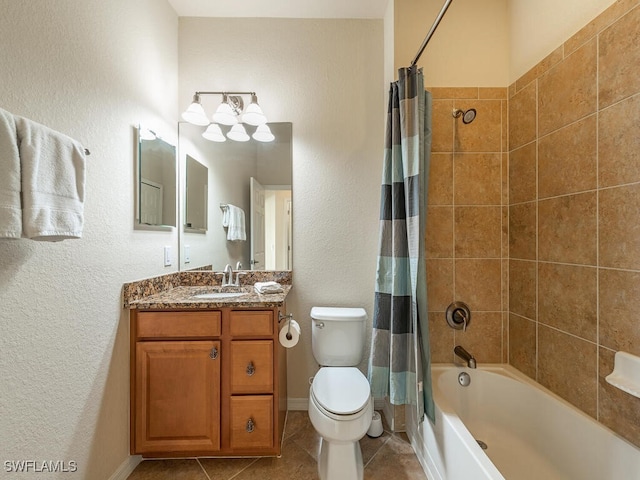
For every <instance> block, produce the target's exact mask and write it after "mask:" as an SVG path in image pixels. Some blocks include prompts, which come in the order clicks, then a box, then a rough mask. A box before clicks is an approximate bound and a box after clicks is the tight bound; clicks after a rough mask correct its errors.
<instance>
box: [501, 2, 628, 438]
mask: <svg viewBox="0 0 640 480" xmlns="http://www.w3.org/2000/svg"><path fill="white" fill-rule="evenodd" d="M639 3H640V2H638V0H633V1H629V0H620V1H618V2H615V3H614V4H613V5H612V6H611V7H610V8H609V9H608V10H606V11H605V12H604V13H602V14H601V15H600V16H598V17H597V18H596V19H595V20H594V21H593V22H591V23H590V24H589V25H587V26H586V27H585V28H583V29H582V30H581V31H580V32H578V33H577V34H576V35H574V36H573V37H572V38H570V39H569V40H568V41H567V42H565V43H564V44H563V45H561V46H560V47H559V48H558V49H557V50H555V51H554V52H552V53H551V54H550V55H549V56H548V57H547V58H545V59H544V60H543V61H542V62H540V64H538V65H536V66H535V67H534V68H533V69H532V70H531V71H529V72H528V73H527V74H525V75H524V76H523V77H522V78H520V79H519V80H518V81H516V83H515V84H514V85H511V87H510V88H509V107H508V108H509V121H510V127H509V149H510V156H509V181H508V185H509V188H508V190H509V191H508V194H509V277H508V278H509V298H510V303H509V321H508V327H509V328H508V335H509V342H508V343H509V350H508V360H509V363H511V364H512V365H513V366H515V367H516V368H518V369H519V370H521V371H523V372H524V373H526V374H527V375H528V376H530V377H531V378H533V379H535V380H537V381H538V382H539V383H541V384H542V385H544V386H545V387H547V388H549V389H550V390H552V391H553V392H555V393H556V394H558V395H560V396H561V397H563V398H564V399H566V400H567V401H569V402H571V403H572V404H574V405H575V406H576V407H578V408H580V409H581V410H582V411H584V412H585V413H587V414H589V415H591V416H592V417H594V418H596V419H597V420H599V421H600V422H602V423H603V424H605V425H607V426H608V427H610V428H612V429H613V430H614V431H616V432H618V433H619V434H620V435H622V436H624V437H626V438H627V439H628V440H629V441H631V442H632V443H634V444H636V445H638V446H640V399H638V398H635V397H633V396H631V395H629V394H627V393H624V392H622V391H620V390H618V389H616V388H614V387H612V386H610V385H609V384H608V383H606V381H605V379H604V377H605V376H606V375H608V374H609V373H610V372H611V371H612V369H613V358H614V354H615V352H616V351H619V350H622V351H627V352H630V353H632V354H635V355H639V356H640V314H639V307H640V7H638V5H639Z"/></svg>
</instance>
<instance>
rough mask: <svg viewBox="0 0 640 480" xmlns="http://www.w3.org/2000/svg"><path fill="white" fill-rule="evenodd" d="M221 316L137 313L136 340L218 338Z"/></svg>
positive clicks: (216, 312)
mask: <svg viewBox="0 0 640 480" xmlns="http://www.w3.org/2000/svg"><path fill="white" fill-rule="evenodd" d="M220 319H221V314H220V312H219V311H211V312H139V313H138V316H137V322H138V325H137V327H138V328H137V338H202V337H208V338H210V337H219V336H220V323H221V321H220Z"/></svg>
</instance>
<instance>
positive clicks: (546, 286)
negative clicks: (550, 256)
mask: <svg viewBox="0 0 640 480" xmlns="http://www.w3.org/2000/svg"><path fill="white" fill-rule="evenodd" d="M597 276H598V275H597V269H596V268H595V267H580V266H575V265H562V264H556V263H545V262H539V263H538V322H540V323H544V324H545V325H549V326H552V327H555V328H557V329H559V330H562V331H564V332H568V333H571V334H573V335H577V336H578V337H582V338H584V339H585V340H589V341H591V342H595V341H597V320H598V312H597V310H598V307H597V299H598V295H597V284H598V278H597Z"/></svg>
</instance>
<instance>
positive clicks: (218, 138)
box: [202, 123, 227, 142]
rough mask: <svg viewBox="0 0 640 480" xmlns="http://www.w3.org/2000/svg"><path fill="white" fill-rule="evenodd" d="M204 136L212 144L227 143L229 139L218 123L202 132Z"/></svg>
mask: <svg viewBox="0 0 640 480" xmlns="http://www.w3.org/2000/svg"><path fill="white" fill-rule="evenodd" d="M202 136H203V137H204V138H206V139H207V140H211V141H212V142H226V141H227V139H226V138H225V136H224V135H223V134H222V130H220V125H218V124H217V123H212V124H211V125H209V126H208V127H207V129H206V130H205V131H204V132H202Z"/></svg>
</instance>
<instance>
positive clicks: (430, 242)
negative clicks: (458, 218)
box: [425, 207, 453, 258]
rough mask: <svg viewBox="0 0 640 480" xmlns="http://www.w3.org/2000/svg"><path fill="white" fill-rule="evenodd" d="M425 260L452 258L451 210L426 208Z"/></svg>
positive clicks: (449, 208)
mask: <svg viewBox="0 0 640 480" xmlns="http://www.w3.org/2000/svg"><path fill="white" fill-rule="evenodd" d="M425 241H426V249H427V258H451V257H453V208H452V207H428V208H427V233H426V240H425Z"/></svg>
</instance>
